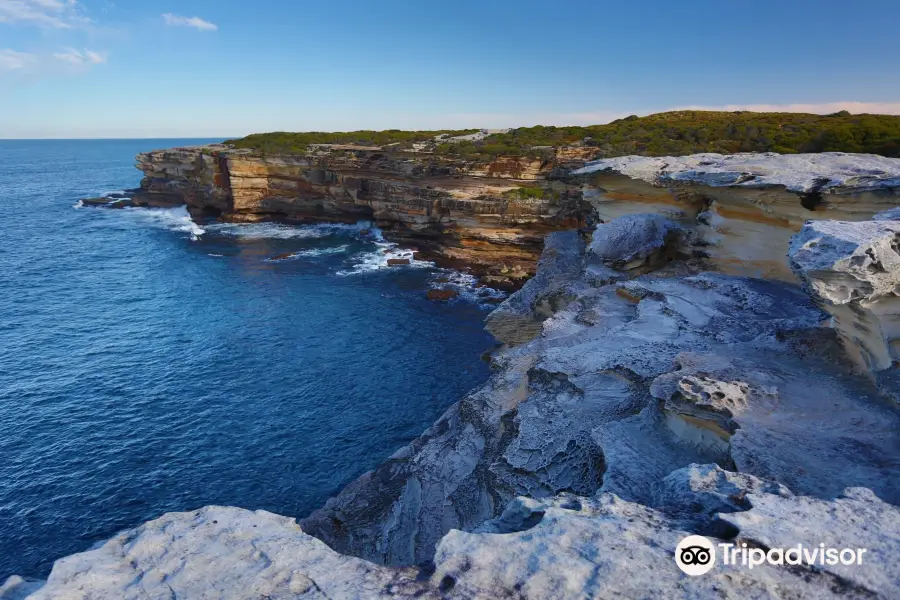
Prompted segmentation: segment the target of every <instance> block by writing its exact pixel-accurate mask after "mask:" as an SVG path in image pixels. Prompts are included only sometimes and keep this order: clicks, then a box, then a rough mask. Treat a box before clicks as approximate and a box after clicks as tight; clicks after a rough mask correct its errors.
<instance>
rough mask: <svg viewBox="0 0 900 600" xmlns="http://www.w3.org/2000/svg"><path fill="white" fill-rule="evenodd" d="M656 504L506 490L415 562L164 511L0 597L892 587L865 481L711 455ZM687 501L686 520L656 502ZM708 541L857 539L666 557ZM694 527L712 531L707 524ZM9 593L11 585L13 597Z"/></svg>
mask: <svg viewBox="0 0 900 600" xmlns="http://www.w3.org/2000/svg"><path fill="white" fill-rule="evenodd" d="M659 492H660V498H661V508H656V509H654V508H650V507H647V506H644V505H641V504H636V503H632V502H627V501H624V500H622V499H620V498H618V497H616V496H615V495H613V494H607V493H601V494H598V495H597V496H596V497H583V496H576V495H573V494H567V493H564V494H560V495H558V496H555V497H552V498H545V499H540V500H537V499H530V498H518V499H516V500H515V501H513V502H511V503H510V504H509V506H508V507H507V508H506V510H505V511H504V512H503V514H502V515H501V516H500V517H498V518H497V519H494V520H492V521H489V522H487V523H485V524H484V525H483V526H482V527H481V528H480V529H479V530H478V531H474V532H463V531H458V530H454V531H451V532H450V533H448V534H447V535H446V536H445V537H444V538H443V539H442V540H441V542H440V544H439V545H438V548H437V552H436V554H435V557H434V564H433V566H431V567H430V568H428V569H391V568H387V567H379V566H376V565H373V564H371V563H367V562H365V561H362V560H359V559H354V558H348V557H346V556H341V555H339V554H338V553H336V552H334V551H332V550H330V549H329V548H327V547H326V546H325V545H324V544H323V543H321V542H320V541H318V540H316V539H315V538H312V537H310V536H309V535H307V534H305V533H303V532H302V531H301V530H300V528H298V527H297V525H296V523H295V522H294V521H293V520H292V519H288V518H285V517H279V516H277V515H273V514H271V513H267V512H265V511H256V512H251V511H247V510H242V509H237V508H223V507H207V508H204V509H201V510H199V511H194V512H189V513H170V514H167V515H164V516H163V517H161V518H159V519H157V520H155V521H151V522H149V523H146V524H144V525H142V526H141V527H139V528H137V529H133V530H129V531H126V532H123V533H121V534H119V535H118V536H116V537H115V538H113V539H112V540H110V541H108V542H106V543H105V544H103V545H101V546H100V547H98V548H96V549H94V550H91V551H89V552H85V553H82V554H76V555H74V556H71V557H68V558H66V559H63V560H60V561H57V563H56V564H55V565H54V568H53V572H52V573H51V575H50V578H49V580H48V581H47V582H46V584H44V585H41V583H39V582H27V583H26V582H23V581H21V580H19V579H17V578H11V579H10V580H9V581H8V582H7V583H6V584H5V585H4V586H2V587H0V598H3V599H4V600H12V598H14V597H16V595H18V594H20V593H25V592H31V593H32V595H31V596H29V597H30V598H32V599H34V600H42V599H45V598H46V599H50V598H54V599H56V598H92V599H95V600H113V599H115V600H120V599H130V598H134V599H138V598H177V597H186V598H236V599H237V598H272V599H282V598H283V599H288V598H290V599H295V598H360V599H369V598H387V597H403V598H413V597H415V598H466V599H474V598H503V597H509V596H515V597H518V598H523V599H535V600H537V599H543V598H560V599H568V598H572V599H575V598H609V597H624V598H646V597H660V598H661V597H665V598H685V599H688V598H760V599H763V598H771V597H782V598H783V597H796V598H800V597H809V598H811V597H815V598H876V597H877V598H890V597H894V596H896V595H897V594H898V593H900V583H898V582H900V567H898V564H900V562H898V558H900V553H898V549H900V511H898V509H897V508H896V507H893V506H891V505H889V504H886V503H885V502H882V501H881V500H879V499H878V498H877V497H875V496H874V495H873V494H871V492H869V491H868V490H864V489H858V488H857V489H850V490H847V492H846V494H845V495H844V496H842V497H840V498H837V499H835V500H832V501H822V500H817V499H814V498H806V497H798V496H793V495H792V494H790V493H789V492H787V491H786V490H784V489H782V488H779V487H778V486H775V485H773V484H766V483H764V482H761V481H759V480H756V479H754V478H752V477H749V476H746V475H740V474H736V473H729V472H727V471H723V470H721V469H719V468H717V467H715V466H712V465H690V466H689V467H686V468H684V469H680V470H679V471H676V472H674V473H672V474H671V475H669V476H668V477H667V478H666V480H665V481H664V482H663V483H662V485H661V486H660V488H659ZM691 506H692V507H696V508H697V510H696V512H695V514H694V515H693V517H692V520H684V519H681V518H680V517H679V513H678V512H676V513H674V514H673V513H671V512H669V511H668V509H669V508H671V507H677V508H679V509H681V508H684V507H691ZM698 522H705V523H707V524H711V523H720V526H719V527H718V530H719V531H721V532H723V533H722V534H721V537H720V539H715V538H713V540H714V541H715V542H720V541H723V542H729V543H733V544H737V545H740V544H742V543H748V545H751V546H753V547H759V546H763V547H764V548H778V547H781V548H789V547H792V546H795V545H796V544H797V543H798V542H799V543H805V544H806V545H807V547H809V546H813V547H816V546H817V543H819V541H820V540H821V542H823V543H825V544H826V545H827V546H829V547H835V548H852V549H857V548H865V549H866V550H867V553H868V555H867V556H866V557H865V558H866V560H865V561H864V562H863V563H862V564H860V565H843V564H836V565H830V564H821V565H819V564H814V565H811V566H810V565H802V566H773V565H766V566H763V567H757V568H755V569H748V568H747V567H746V566H740V565H725V564H723V561H722V559H721V558H719V560H718V562H717V563H716V566H715V567H714V568H713V569H712V570H711V571H710V572H709V573H707V574H706V575H703V576H700V577H688V576H687V575H684V574H682V573H681V572H680V571H679V570H678V568H677V566H676V564H675V561H674V560H673V554H674V549H675V547H676V545H677V544H678V542H679V541H680V540H681V539H682V538H684V537H685V536H687V535H688V534H690V533H693V532H694V531H695V530H696V523H698ZM707 529H713V528H711V527H707ZM19 597H22V596H19Z"/></svg>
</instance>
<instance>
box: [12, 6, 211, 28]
mask: <svg viewBox="0 0 900 600" xmlns="http://www.w3.org/2000/svg"><path fill="white" fill-rule="evenodd" d="M0 1H2V0H0ZM51 1H52V0H51ZM162 18H163V21H165V22H166V25H169V26H170V27H193V28H194V29H197V30H198V31H216V30H218V29H219V26H218V25H216V24H215V23H210V22H209V21H205V20H203V19H201V18H200V17H181V16H179V15H173V14H172V13H166V14H164V15H163V16H162Z"/></svg>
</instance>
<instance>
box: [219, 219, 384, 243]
mask: <svg viewBox="0 0 900 600" xmlns="http://www.w3.org/2000/svg"><path fill="white" fill-rule="evenodd" d="M207 229H208V230H209V231H210V232H212V233H217V234H220V235H227V236H232V237H239V238H243V239H277V240H290V239H308V238H323V237H327V236H329V235H333V234H335V233H337V232H347V233H359V232H360V231H361V230H362V229H366V222H365V221H360V222H359V223H357V224H355V225H347V224H343V223H318V224H316V225H285V224H283V223H216V224H213V225H209V226H208V227H207Z"/></svg>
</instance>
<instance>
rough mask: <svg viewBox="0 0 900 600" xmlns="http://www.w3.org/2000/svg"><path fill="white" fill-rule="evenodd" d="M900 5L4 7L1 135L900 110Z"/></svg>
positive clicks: (762, 0)
mask: <svg viewBox="0 0 900 600" xmlns="http://www.w3.org/2000/svg"><path fill="white" fill-rule="evenodd" d="M898 22H900V1H898V0H856V1H855V2H847V1H846V0H839V1H838V0H815V1H811V0H776V1H773V0H754V1H753V2H748V1H746V0H744V1H741V0H738V1H731V2H723V1H722V0H715V1H711V0H682V1H681V2H673V1H672V0H629V1H620V0H617V1H610V0H590V1H580V0H578V1H575V0H557V1H555V2H548V1H547V0H541V1H540V2H538V1H532V0H477V1H473V0H452V1H447V2H440V1H438V0H409V1H407V0H402V1H401V0H328V1H323V0H315V1H306V0H255V1H252V2H250V1H247V0H180V1H175V0H162V1H160V0H156V1H154V2H147V1H146V0H143V1H137V0H115V1H110V0H0V138H94V137H150V138H163V137H233V136H240V135H246V134H248V133H254V132H264V131H348V130H355V129H388V128H398V129H445V128H471V127H486V128H502V127H516V126H527V125H536V124H545V125H586V124H596V123H605V122H609V121H610V120H613V119H616V118H620V117H623V116H628V115H630V114H638V115H644V114H650V113H654V112H660V111H664V110H672V109H682V108H708V109H723V110H738V109H745V110H790V111H801V112H821V113H828V112H836V111H837V110H849V111H851V112H854V113H858V112H880V113H891V114H900V49H898V46H897V23H898Z"/></svg>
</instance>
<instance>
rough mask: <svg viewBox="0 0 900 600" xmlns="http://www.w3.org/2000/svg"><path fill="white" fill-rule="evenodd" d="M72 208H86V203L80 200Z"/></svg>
mask: <svg viewBox="0 0 900 600" xmlns="http://www.w3.org/2000/svg"><path fill="white" fill-rule="evenodd" d="M72 208H84V202H82V201H81V200H79V201H78V202H76V203H75V204H73V205H72Z"/></svg>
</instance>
